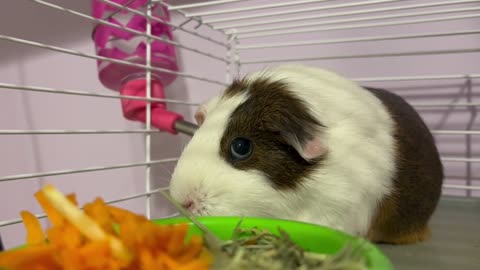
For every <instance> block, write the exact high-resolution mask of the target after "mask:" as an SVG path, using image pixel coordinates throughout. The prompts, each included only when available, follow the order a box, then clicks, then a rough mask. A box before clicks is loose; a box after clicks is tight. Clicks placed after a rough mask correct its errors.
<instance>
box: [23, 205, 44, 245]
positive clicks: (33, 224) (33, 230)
mask: <svg viewBox="0 0 480 270" xmlns="http://www.w3.org/2000/svg"><path fill="white" fill-rule="evenodd" d="M20 216H21V217H22V221H23V224H24V226H25V229H26V231H27V241H26V242H27V245H37V244H41V243H44V242H45V235H44V234H43V230H42V226H41V225H40V221H38V219H37V217H35V216H34V215H33V214H32V213H30V212H28V211H21V212H20Z"/></svg>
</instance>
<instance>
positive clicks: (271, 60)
mask: <svg viewBox="0 0 480 270" xmlns="http://www.w3.org/2000/svg"><path fill="white" fill-rule="evenodd" d="M479 16H480V15H479ZM476 52H480V48H474V49H456V50H436V51H414V52H400V53H374V54H351V55H335V56H320V57H305V58H291V59H265V60H255V61H245V62H242V64H243V65H252V64H266V63H281V62H297V61H318V60H337V59H352V58H374V57H398V56H412V55H438V54H455V53H476Z"/></svg>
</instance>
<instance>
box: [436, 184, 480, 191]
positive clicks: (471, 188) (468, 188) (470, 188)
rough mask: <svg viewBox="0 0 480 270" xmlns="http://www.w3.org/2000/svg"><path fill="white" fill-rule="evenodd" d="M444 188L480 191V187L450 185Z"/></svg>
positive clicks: (445, 185)
mask: <svg viewBox="0 0 480 270" xmlns="http://www.w3.org/2000/svg"><path fill="white" fill-rule="evenodd" d="M443 188H448V189H463V190H480V186H464V185H450V184H444V185H443Z"/></svg>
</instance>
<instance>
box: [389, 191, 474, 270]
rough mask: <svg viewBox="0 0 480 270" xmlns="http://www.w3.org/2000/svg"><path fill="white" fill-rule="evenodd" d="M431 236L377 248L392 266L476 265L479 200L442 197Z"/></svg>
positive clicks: (451, 267) (468, 267)
mask: <svg viewBox="0 0 480 270" xmlns="http://www.w3.org/2000/svg"><path fill="white" fill-rule="evenodd" d="M431 229H432V238H431V239H430V240H429V241H426V242H424V243H421V244H417V245H409V246H391V245H380V248H381V249H382V250H383V251H384V252H385V254H386V255H387V256H388V257H389V258H390V259H391V261H392V262H393V264H394V266H395V269H398V270H403V269H409V270H416V269H422V270H425V269H436V270H442V269H449V270H451V269H458V270H460V269H462V270H463V269H472V270H473V269H479V266H480V257H479V254H480V200H478V199H468V198H453V197H443V199H442V200H441V201H440V204H439V207H438V209H437V211H436V213H435V214H434V216H433V218H432V221H431Z"/></svg>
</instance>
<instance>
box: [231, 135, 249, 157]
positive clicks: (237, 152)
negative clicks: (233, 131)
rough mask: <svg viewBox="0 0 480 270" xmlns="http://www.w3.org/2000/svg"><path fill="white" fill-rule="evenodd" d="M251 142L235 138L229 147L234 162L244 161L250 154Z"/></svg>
mask: <svg viewBox="0 0 480 270" xmlns="http://www.w3.org/2000/svg"><path fill="white" fill-rule="evenodd" d="M252 148H253V146H252V141H250V140H249V139H246V138H235V139H233V141H232V144H231V145H230V154H231V156H232V158H233V159H234V160H244V159H247V158H248V157H250V155H251V154H252Z"/></svg>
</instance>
